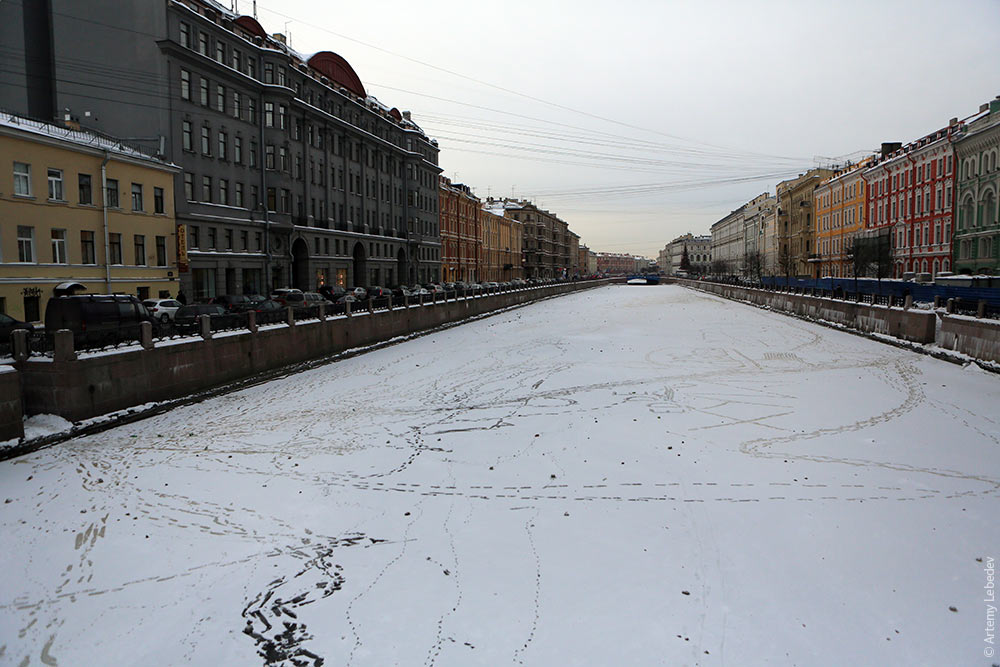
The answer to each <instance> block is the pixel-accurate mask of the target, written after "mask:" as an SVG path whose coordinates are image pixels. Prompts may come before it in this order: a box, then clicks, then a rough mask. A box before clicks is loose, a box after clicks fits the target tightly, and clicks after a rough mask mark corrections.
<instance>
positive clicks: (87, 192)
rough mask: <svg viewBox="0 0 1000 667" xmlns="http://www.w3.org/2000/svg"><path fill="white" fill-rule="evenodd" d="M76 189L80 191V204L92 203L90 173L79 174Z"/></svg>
mask: <svg viewBox="0 0 1000 667" xmlns="http://www.w3.org/2000/svg"><path fill="white" fill-rule="evenodd" d="M78 179H79V180H78V188H77V189H78V191H79V193H80V203H81V204H93V203H94V195H93V192H92V190H91V185H90V174H80V175H79V176H78Z"/></svg>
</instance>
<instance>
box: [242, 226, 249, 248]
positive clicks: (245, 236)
mask: <svg viewBox="0 0 1000 667" xmlns="http://www.w3.org/2000/svg"><path fill="white" fill-rule="evenodd" d="M249 248H250V232H248V231H247V230H245V229H243V230H241V231H240V250H248V249H249Z"/></svg>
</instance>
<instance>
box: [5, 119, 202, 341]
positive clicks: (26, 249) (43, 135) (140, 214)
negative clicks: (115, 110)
mask: <svg viewBox="0 0 1000 667" xmlns="http://www.w3.org/2000/svg"><path fill="white" fill-rule="evenodd" d="M177 171H178V169H177V167H174V166H172V165H169V164H167V163H165V162H163V161H161V160H157V159H155V158H152V157H148V156H146V155H144V154H142V153H141V152H139V151H138V150H134V149H132V148H128V147H125V146H124V145H122V144H121V142H116V141H114V140H112V139H110V138H106V137H101V136H98V135H94V134H91V133H88V132H85V131H80V130H73V129H69V128H64V127H58V126H54V125H49V124H46V123H41V122H38V121H32V120H28V119H24V118H19V117H16V116H11V115H9V114H3V115H0V312H4V313H6V314H8V315H10V316H11V317H14V318H17V319H20V320H26V321H29V322H32V321H34V322H39V321H41V320H43V319H44V317H45V305H46V303H47V302H48V300H49V298H50V297H51V296H52V295H53V289H54V288H55V287H56V286H57V285H59V284H60V283H66V282H78V283H81V284H83V285H84V287H85V288H86V290H85V291H86V292H89V293H95V294H98V293H111V292H114V293H122V294H126V293H127V294H133V295H136V296H138V297H139V298H140V299H145V298H158V297H166V296H171V297H173V296H176V295H177V291H178V285H179V283H178V281H177V260H178V246H179V245H180V246H181V251H182V261H183V259H184V257H183V252H184V251H183V238H181V239H178V237H177V228H176V225H175V223H174V175H175V174H176V173H177ZM179 241H180V243H179Z"/></svg>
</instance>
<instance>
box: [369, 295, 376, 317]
mask: <svg viewBox="0 0 1000 667" xmlns="http://www.w3.org/2000/svg"><path fill="white" fill-rule="evenodd" d="M374 313H375V299H373V298H371V297H368V314H369V315H372V314H374Z"/></svg>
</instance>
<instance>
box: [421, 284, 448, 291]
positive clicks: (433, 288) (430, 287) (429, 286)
mask: <svg viewBox="0 0 1000 667" xmlns="http://www.w3.org/2000/svg"><path fill="white" fill-rule="evenodd" d="M424 288H425V289H426V290H427V291H428V292H430V293H431V294H444V288H443V287H441V286H440V285H438V284H437V283H427V284H426V285H424Z"/></svg>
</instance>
